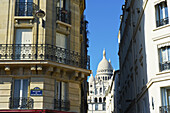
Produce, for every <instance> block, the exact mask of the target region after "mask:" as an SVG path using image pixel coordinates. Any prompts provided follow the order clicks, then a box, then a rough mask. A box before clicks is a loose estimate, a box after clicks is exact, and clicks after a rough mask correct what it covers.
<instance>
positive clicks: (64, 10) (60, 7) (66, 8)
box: [56, 0, 70, 24]
mask: <svg viewBox="0 0 170 113" xmlns="http://www.w3.org/2000/svg"><path fill="white" fill-rule="evenodd" d="M56 15H57V20H60V21H62V22H66V23H68V24H70V0H57V14H56Z"/></svg>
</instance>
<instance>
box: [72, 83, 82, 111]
mask: <svg viewBox="0 0 170 113" xmlns="http://www.w3.org/2000/svg"><path fill="white" fill-rule="evenodd" d="M80 91H81V88H80V85H79V84H78V83H69V100H70V111H72V112H80V104H81V100H80V97H81V95H80V94H81V93H80Z"/></svg>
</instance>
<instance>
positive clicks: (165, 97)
mask: <svg viewBox="0 0 170 113" xmlns="http://www.w3.org/2000/svg"><path fill="white" fill-rule="evenodd" d="M161 96H162V106H161V107H160V111H164V113H169V106H170V87H168V88H161Z"/></svg>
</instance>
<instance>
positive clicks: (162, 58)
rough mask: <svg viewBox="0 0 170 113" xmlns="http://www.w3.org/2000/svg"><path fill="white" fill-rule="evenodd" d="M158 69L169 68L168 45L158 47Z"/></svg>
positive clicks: (169, 47)
mask: <svg viewBox="0 0 170 113" xmlns="http://www.w3.org/2000/svg"><path fill="white" fill-rule="evenodd" d="M159 63H160V71H164V70H169V69H170V46H166V47H162V48H160V49H159Z"/></svg>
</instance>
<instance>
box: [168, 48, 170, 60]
mask: <svg viewBox="0 0 170 113" xmlns="http://www.w3.org/2000/svg"><path fill="white" fill-rule="evenodd" d="M168 61H170V47H168Z"/></svg>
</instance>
